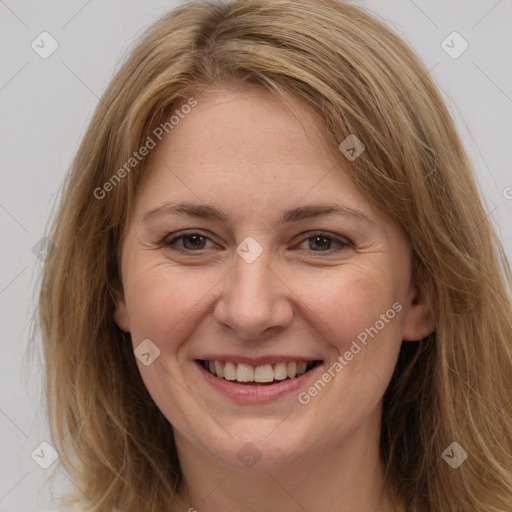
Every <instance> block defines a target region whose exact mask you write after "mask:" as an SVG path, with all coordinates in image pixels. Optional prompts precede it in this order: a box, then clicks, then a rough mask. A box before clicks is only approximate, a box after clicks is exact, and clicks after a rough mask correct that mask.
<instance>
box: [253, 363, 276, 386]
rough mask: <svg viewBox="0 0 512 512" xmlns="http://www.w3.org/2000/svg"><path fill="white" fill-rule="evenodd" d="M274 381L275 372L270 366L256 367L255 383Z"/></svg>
mask: <svg viewBox="0 0 512 512" xmlns="http://www.w3.org/2000/svg"><path fill="white" fill-rule="evenodd" d="M273 380H274V370H273V369H272V366H270V365H269V364H265V365H263V366H256V369H255V370H254V382H272V381H273Z"/></svg>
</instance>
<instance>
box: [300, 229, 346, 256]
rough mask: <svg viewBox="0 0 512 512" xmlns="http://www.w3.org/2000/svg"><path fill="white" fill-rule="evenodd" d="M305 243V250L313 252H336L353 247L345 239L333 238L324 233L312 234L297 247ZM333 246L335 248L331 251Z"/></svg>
mask: <svg viewBox="0 0 512 512" xmlns="http://www.w3.org/2000/svg"><path fill="white" fill-rule="evenodd" d="M304 243H307V248H306V250H311V251H313V252H336V251H340V250H343V249H345V248H349V247H353V246H352V244H351V243H350V242H349V241H348V240H345V239H342V238H337V237H333V236H331V235H329V234H326V233H313V234H311V235H310V236H308V237H307V238H306V239H305V240H304V241H303V242H302V243H301V244H299V246H298V247H300V246H301V245H303V244H304ZM333 245H335V246H337V248H335V249H334V250H332V249H333Z"/></svg>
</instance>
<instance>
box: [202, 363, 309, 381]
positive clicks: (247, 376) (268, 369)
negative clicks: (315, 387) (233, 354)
mask: <svg viewBox="0 0 512 512" xmlns="http://www.w3.org/2000/svg"><path fill="white" fill-rule="evenodd" d="M313 364H314V363H313V361H310V362H308V363H307V362H305V361H300V362H295V361H293V362H290V363H284V362H283V363H276V364H274V365H270V364H264V365H260V366H256V367H255V366H252V365H250V364H244V363H239V364H236V363H232V362H223V361H206V367H207V369H209V370H210V373H211V374H212V375H216V376H217V377H220V378H223V379H225V380H231V381H233V380H236V381H237V382H261V383H265V382H273V381H281V380H285V379H286V378H288V379H294V378H296V377H300V376H301V375H303V374H304V373H306V371H307V370H309V369H310V368H311V367H312V366H313Z"/></svg>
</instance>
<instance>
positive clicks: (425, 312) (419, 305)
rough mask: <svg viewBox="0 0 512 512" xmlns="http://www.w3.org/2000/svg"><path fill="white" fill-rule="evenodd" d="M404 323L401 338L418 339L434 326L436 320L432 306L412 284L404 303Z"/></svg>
mask: <svg viewBox="0 0 512 512" xmlns="http://www.w3.org/2000/svg"><path fill="white" fill-rule="evenodd" d="M404 310H405V315H404V324H403V327H402V339H403V340H404V341H419V340H421V339H423V338H425V337H426V336H428V335H429V334H431V333H432V332H433V331H434V330H435V328H436V320H435V317H434V313H433V311H432V308H431V307H430V305H429V304H428V301H427V299H426V295H425V294H424V293H422V292H421V290H420V289H419V288H418V287H417V286H415V285H412V284H411V286H410V288H409V292H408V294H407V300H406V301H405V304H404Z"/></svg>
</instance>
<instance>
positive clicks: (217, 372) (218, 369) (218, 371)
mask: <svg viewBox="0 0 512 512" xmlns="http://www.w3.org/2000/svg"><path fill="white" fill-rule="evenodd" d="M212 373H213V372H212ZM214 375H217V377H223V376H224V371H223V369H222V365H221V364H220V362H219V361H215V373H214Z"/></svg>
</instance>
